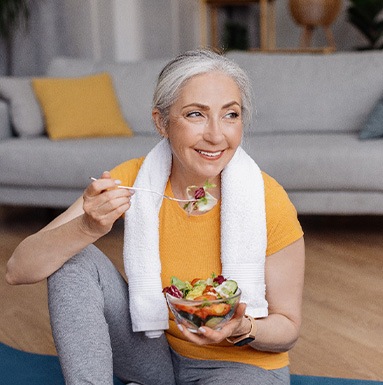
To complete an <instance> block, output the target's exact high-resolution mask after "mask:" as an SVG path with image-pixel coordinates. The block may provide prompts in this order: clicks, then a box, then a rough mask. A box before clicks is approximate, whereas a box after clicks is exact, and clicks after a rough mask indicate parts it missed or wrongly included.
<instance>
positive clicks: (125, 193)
mask: <svg viewBox="0 0 383 385" xmlns="http://www.w3.org/2000/svg"><path fill="white" fill-rule="evenodd" d="M115 187H116V184H115V181H114V180H112V179H111V178H110V175H109V173H104V174H103V176H102V178H101V179H99V180H98V181H95V182H93V183H91V184H90V185H89V186H88V187H87V189H86V190H85V191H84V195H83V196H82V197H81V198H79V199H78V200H77V201H76V202H75V203H74V204H73V205H72V206H71V207H69V208H68V210H66V211H65V212H64V213H62V214H61V215H59V216H58V217H57V218H56V219H54V220H53V221H52V222H50V223H49V224H48V225H47V226H45V227H44V228H43V229H41V230H40V231H38V232H37V233H35V234H32V235H30V236H29V237H27V238H26V239H24V240H23V241H22V242H21V243H20V244H19V245H18V246H17V248H16V249H15V251H14V252H13V254H12V256H11V258H10V259H9V261H8V263H7V272H6V280H7V282H8V283H10V284H27V283H35V282H38V281H41V280H43V279H45V278H47V277H48V276H50V275H51V274H52V273H54V272H55V271H56V270H58V269H59V268H60V267H61V266H62V265H63V264H64V263H65V262H66V261H67V260H69V259H70V258H71V257H73V256H74V255H75V254H77V253H78V252H79V251H81V250H82V249H83V248H84V247H86V246H88V245H90V244H91V243H93V242H95V241H96V240H97V239H99V238H101V237H102V236H103V235H105V234H107V233H108V232H109V231H110V230H111V228H112V226H113V224H114V222H115V221H116V220H117V219H118V218H119V217H120V216H121V215H122V214H123V213H124V212H125V211H126V210H128V209H129V207H130V196H131V195H132V192H131V191H129V190H124V189H116V188H115Z"/></svg>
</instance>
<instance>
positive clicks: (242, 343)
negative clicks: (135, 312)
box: [234, 337, 254, 346]
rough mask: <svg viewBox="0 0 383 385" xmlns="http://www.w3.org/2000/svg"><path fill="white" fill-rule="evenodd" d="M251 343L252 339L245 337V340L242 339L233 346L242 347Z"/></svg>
mask: <svg viewBox="0 0 383 385" xmlns="http://www.w3.org/2000/svg"><path fill="white" fill-rule="evenodd" d="M253 341H254V337H247V338H244V339H243V340H241V341H238V342H236V343H235V344H234V345H235V346H243V345H247V344H249V343H250V342H253Z"/></svg>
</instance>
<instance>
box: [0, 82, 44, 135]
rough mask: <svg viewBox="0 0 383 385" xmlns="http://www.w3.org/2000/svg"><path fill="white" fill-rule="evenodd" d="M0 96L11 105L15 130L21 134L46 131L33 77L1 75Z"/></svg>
mask: <svg viewBox="0 0 383 385" xmlns="http://www.w3.org/2000/svg"><path fill="white" fill-rule="evenodd" d="M0 96H1V97H2V98H4V99H6V100H7V101H8V102H9V105H10V118H11V122H12V126H13V128H14V130H15V132H16V133H17V134H18V135H19V136H21V137H26V136H38V135H42V134H43V133H44V120H43V115H42V112H41V110H40V106H39V103H38V101H37V99H36V97H35V94H34V92H33V89H32V85H31V78H28V77H26V78H17V77H0Z"/></svg>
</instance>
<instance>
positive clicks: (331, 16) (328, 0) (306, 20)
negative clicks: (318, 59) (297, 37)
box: [289, 0, 342, 49]
mask: <svg viewBox="0 0 383 385" xmlns="http://www.w3.org/2000/svg"><path fill="white" fill-rule="evenodd" d="M341 8H342V0H289V9H290V13H291V16H292V17H293V19H294V21H295V22H296V23H297V24H298V25H301V26H302V27H303V28H304V31H303V35H302V40H301V46H309V45H310V42H311V37H312V33H313V31H314V29H315V28H316V27H322V28H323V29H324V31H325V34H326V38H327V41H328V44H329V46H330V47H332V48H334V49H335V41H334V38H333V36H332V32H331V29H330V26H331V24H332V23H334V21H335V20H336V18H337V16H338V15H339V12H340V10H341Z"/></svg>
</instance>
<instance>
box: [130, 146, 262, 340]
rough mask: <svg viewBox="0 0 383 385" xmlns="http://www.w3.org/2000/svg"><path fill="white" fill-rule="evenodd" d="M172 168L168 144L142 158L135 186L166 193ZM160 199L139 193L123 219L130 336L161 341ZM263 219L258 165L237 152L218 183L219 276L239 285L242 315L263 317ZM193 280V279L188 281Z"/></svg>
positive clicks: (164, 313) (165, 318)
mask: <svg viewBox="0 0 383 385" xmlns="http://www.w3.org/2000/svg"><path fill="white" fill-rule="evenodd" d="M171 165H172V153H171V149H170V146H169V142H168V140H167V139H163V140H161V142H160V143H158V144H157V145H156V146H155V147H154V148H153V149H152V150H151V151H150V152H149V154H148V155H147V156H146V158H145V160H144V162H143V164H142V166H141V168H140V170H139V172H138V175H137V178H136V180H135V183H134V186H136V187H143V188H149V189H152V190H155V191H159V192H163V191H165V187H166V184H167V182H168V179H169V175H170V171H171ZM161 204H162V197H160V196H158V195H157V194H148V193H140V192H137V193H136V194H135V195H134V196H133V197H132V205H131V207H130V209H129V210H128V211H127V212H126V213H125V234H124V267H125V272H126V275H127V277H128V283H129V301H130V314H131V318H132V326H133V331H134V332H140V331H141V332H142V331H144V332H145V333H146V335H147V336H148V337H150V338H155V337H159V336H160V335H161V334H162V333H163V331H164V330H165V329H168V327H169V320H168V309H167V304H166V300H165V297H164V295H163V293H162V283H161V262H160V255H159V210H160V207H161ZM266 244H267V236H266V213H265V197H264V185H263V178H262V174H261V171H260V169H259V167H258V166H257V164H256V163H255V162H254V161H253V160H252V159H251V158H250V157H249V156H248V155H247V154H246V152H245V151H244V150H243V149H242V148H241V147H239V148H238V149H237V151H236V153H235V155H234V157H233V158H232V160H231V161H230V162H229V164H228V165H227V166H226V167H225V169H224V170H223V172H222V178H221V262H222V274H223V275H224V276H225V277H227V278H229V279H234V280H236V281H237V282H238V286H239V287H240V288H241V290H242V298H241V301H242V302H245V303H246V304H247V310H246V313H247V314H249V315H251V316H253V317H266V316H267V314H268V304H267V301H266V299H265V256H266ZM190 279H193V277H190Z"/></svg>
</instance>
